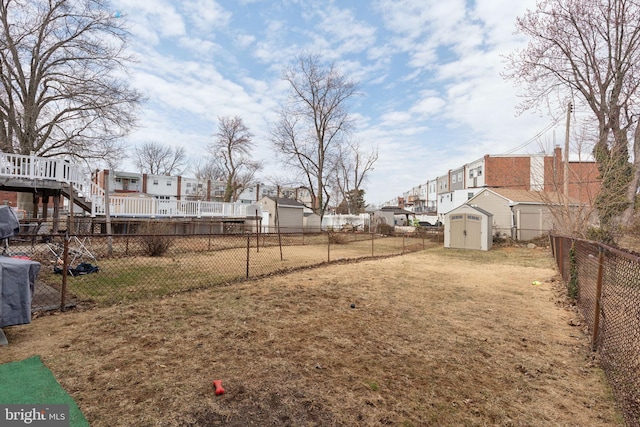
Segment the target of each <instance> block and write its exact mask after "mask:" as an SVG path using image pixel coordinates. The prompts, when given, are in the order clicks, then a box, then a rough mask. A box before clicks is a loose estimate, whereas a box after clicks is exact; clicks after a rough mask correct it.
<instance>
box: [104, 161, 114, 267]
mask: <svg viewBox="0 0 640 427" xmlns="http://www.w3.org/2000/svg"><path fill="white" fill-rule="evenodd" d="M110 203H111V201H110V200H109V169H105V171H104V218H105V227H106V230H105V232H106V233H107V255H108V256H111V255H113V238H112V237H111V209H110V207H109V204H110Z"/></svg>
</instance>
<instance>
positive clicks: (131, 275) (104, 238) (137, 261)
mask: <svg viewBox="0 0 640 427" xmlns="http://www.w3.org/2000/svg"><path fill="white" fill-rule="evenodd" d="M171 227H174V225H171ZM166 230H167V228H166V224H163V223H158V224H157V227H156V226H154V227H146V228H145V229H144V230H143V229H141V228H139V229H138V230H137V231H145V232H146V234H140V233H136V234H112V235H104V234H97V233H96V234H74V235H67V234H40V235H38V236H37V237H35V238H27V239H25V238H23V236H22V237H19V238H16V239H11V240H9V242H8V243H7V244H6V246H5V248H4V252H5V255H8V256H17V257H25V258H29V259H31V260H34V261H38V262H39V263H40V265H41V268H40V272H39V274H38V276H37V279H36V285H35V292H34V295H33V302H32V311H34V312H38V311H45V310H52V309H63V310H64V309H66V308H69V307H71V306H74V305H79V304H82V305H92V304H97V305H109V304H115V303H119V302H125V301H133V300H137V299H142V298H153V297H160V296H163V295H169V294H173V293H177V292H183V291H187V290H193V289H200V288H206V287H212V286H221V285H226V284H229V283H232V282H237V281H241V280H248V279H252V278H256V277H261V276H266V275H271V274H275V273H280V272H286V271H290V270H292V269H298V268H304V267H310V266H317V265H322V264H327V263H333V262H345V261H350V260H356V259H367V258H375V257H385V256H393V255H400V254H403V253H408V252H413V251H417V250H422V249H424V248H426V247H427V246H432V245H437V244H439V242H442V235H441V233H426V232H425V233H408V234H403V235H380V234H373V233H354V232H322V233H286V232H283V233H279V234H264V233H259V234H257V233H249V232H244V233H230V234H210V233H207V234H198V233H190V234H176V233H175V231H176V230H175V229H174V228H172V229H170V232H169V233H167V232H166ZM192 231H194V230H192ZM196 231H197V230H196ZM284 231H286V230H284Z"/></svg>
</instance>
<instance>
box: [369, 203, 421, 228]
mask: <svg viewBox="0 0 640 427" xmlns="http://www.w3.org/2000/svg"><path fill="white" fill-rule="evenodd" d="M414 217H415V213H413V212H411V211H408V210H405V209H403V208H401V207H399V206H385V207H383V208H382V209H380V210H377V211H375V212H374V213H373V223H374V224H376V225H378V224H387V225H390V226H396V225H399V226H405V225H411V224H412V223H413V218H414Z"/></svg>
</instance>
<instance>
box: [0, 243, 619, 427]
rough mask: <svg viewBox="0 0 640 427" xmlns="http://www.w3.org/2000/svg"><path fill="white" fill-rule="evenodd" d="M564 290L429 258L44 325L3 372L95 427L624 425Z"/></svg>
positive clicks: (324, 272)
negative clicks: (29, 380) (51, 379)
mask: <svg viewBox="0 0 640 427" xmlns="http://www.w3.org/2000/svg"><path fill="white" fill-rule="evenodd" d="M308 250H311V249H308ZM325 250H326V249H325ZM556 278H557V273H556V270H555V269H554V267H553V261H552V259H551V256H550V254H549V251H548V250H545V249H533V250H532V249H525V248H497V249H494V250H492V251H490V252H488V253H481V252H465V251H458V250H445V249H443V248H433V249H428V250H425V251H421V252H417V253H413V254H408V255H404V256H402V257H393V258H387V259H378V260H371V261H365V262H359V263H344V264H336V265H331V266H325V267H322V268H316V269H306V270H300V271H297V272H293V273H288V274H286V275H280V276H273V277H269V278H264V279H260V280H254V281H249V282H241V283H237V284H232V285H229V286H220V287H216V288H212V289H209V290H204V291H197V292H189V293H182V294H177V295H174V296H170V297H165V298H162V299H156V300H148V301H144V302H136V303H131V304H123V305H117V306H113V307H107V308H95V309H91V310H87V311H82V310H76V311H74V312H69V313H65V314H59V315H55V316H44V317H39V318H37V319H34V320H33V322H32V323H31V324H29V325H22V326H14V327H10V328H5V333H6V335H7V337H8V339H9V343H10V344H9V346H8V347H5V348H2V349H0V363H4V362H9V361H15V360H21V359H24V358H26V357H29V356H32V355H35V354H38V355H40V356H41V357H42V359H43V361H44V363H45V364H46V365H47V366H48V367H49V368H50V369H51V370H52V371H53V373H54V374H55V375H56V377H57V379H58V380H59V382H60V383H61V384H62V385H63V387H64V388H65V389H66V390H67V391H68V392H69V393H70V394H71V395H72V396H73V397H74V398H75V399H76V401H77V402H78V404H79V406H80V408H81V409H82V411H83V412H84V414H85V415H86V417H87V419H88V420H89V421H90V423H91V425H92V426H96V427H100V426H109V427H113V426H215V425H225V426H250V425H256V426H281V425H291V426H330V425H340V426H353V425H359V426H378V425H393V426H432V425H433V426H443V425H451V426H461V425H465V426H485V425H500V426H586V425H589V426H621V425H623V423H622V421H621V418H620V417H619V415H618V414H617V413H616V411H615V405H614V402H613V401H612V398H611V397H610V395H609V392H608V390H607V387H606V384H605V380H604V376H603V374H602V372H601V371H600V370H599V369H598V368H597V366H596V363H595V362H594V360H593V354H592V353H591V352H590V350H589V345H588V344H589V337H588V336H587V335H586V334H585V331H584V330H583V328H582V327H581V326H575V325H579V324H580V318H579V316H578V315H577V313H576V312H575V311H574V310H573V309H572V308H571V307H569V306H568V305H567V304H566V301H565V300H564V294H563V291H562V286H561V284H560V283H558V282H557V281H556ZM534 280H538V281H540V282H541V285H539V286H535V285H533V284H532V281H534ZM352 304H355V308H351V305H352ZM215 379H221V380H222V382H223V383H222V384H223V386H224V388H225V389H226V393H225V394H224V395H221V396H216V395H215V394H214V389H213V387H212V381H213V380H215Z"/></svg>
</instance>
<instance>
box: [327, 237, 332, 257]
mask: <svg viewBox="0 0 640 427" xmlns="http://www.w3.org/2000/svg"><path fill="white" fill-rule="evenodd" d="M327 262H331V232H330V231H329V232H327Z"/></svg>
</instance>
